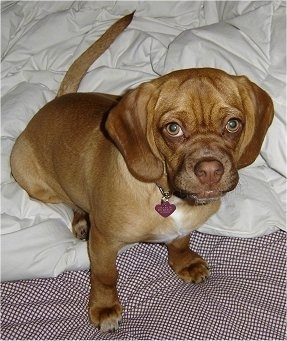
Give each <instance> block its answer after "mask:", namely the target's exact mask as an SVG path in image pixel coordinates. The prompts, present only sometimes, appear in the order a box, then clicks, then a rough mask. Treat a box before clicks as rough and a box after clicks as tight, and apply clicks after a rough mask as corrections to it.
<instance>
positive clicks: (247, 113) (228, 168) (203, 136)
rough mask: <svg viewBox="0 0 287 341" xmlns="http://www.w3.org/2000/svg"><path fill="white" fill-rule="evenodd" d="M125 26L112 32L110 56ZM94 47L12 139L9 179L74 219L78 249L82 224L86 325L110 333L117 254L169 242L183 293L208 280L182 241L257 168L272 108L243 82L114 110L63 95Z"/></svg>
mask: <svg viewBox="0 0 287 341" xmlns="http://www.w3.org/2000/svg"><path fill="white" fill-rule="evenodd" d="M131 17H132V16H129V17H125V18H124V19H122V21H121V22H120V24H119V22H118V23H116V24H115V25H113V26H112V28H111V29H110V30H111V31H108V34H106V36H105V37H106V38H104V42H105V43H106V45H105V46H108V45H109V44H110V43H111V42H112V40H113V39H114V38H115V37H116V35H117V34H118V33H119V32H120V31H121V30H123V29H124V27H126V26H127V25H128V23H129V21H130V20H131ZM117 25H118V26H117ZM111 32H112V33H114V34H113V35H111ZM105 39H106V41H105ZM97 44H98V42H96V43H94V45H93V46H92V47H91V48H90V49H89V53H88V54H83V55H82V56H81V57H80V58H79V59H78V60H77V61H76V62H75V63H74V64H73V66H72V67H71V68H70V69H69V71H68V72H67V75H66V78H65V79H64V81H63V82H62V84H61V88H60V90H59V93H58V98H56V99H55V100H53V101H51V102H50V103H48V104H47V105H45V106H44V107H43V108H42V109H41V110H40V111H39V112H38V113H37V114H36V115H35V116H34V118H33V119H32V120H31V121H30V123H29V124H28V126H27V128H26V129H25V130H24V132H23V133H22V134H21V135H20V137H19V138H18V139H17V141H16V143H15V146H14V148H13V151H12V155H11V167H12V173H13V175H14V177H15V179H16V180H17V181H18V182H19V184H20V185H21V186H22V187H23V188H24V189H25V190H26V191H27V192H28V193H29V195H30V196H31V197H33V198H36V199H39V200H41V201H44V202H47V203H59V202H64V203H66V204H68V205H71V206H72V207H73V208H74V210H75V218H74V229H75V234H76V235H78V236H80V237H83V236H84V234H85V233H86V229H87V226H86V223H83V218H84V217H85V215H86V214H87V215H88V217H89V223H90V233H89V256H90V261H91V292H90V300H89V317H90V320H91V322H92V323H94V324H95V325H97V326H99V327H100V328H101V330H102V331H107V330H113V329H115V328H117V327H118V323H119V321H120V319H121V305H120V302H119V299H118V295H117V291H116V281H117V270H116V257H117V253H118V251H119V250H120V249H121V248H123V247H124V246H126V245H128V244H131V243H135V242H140V241H142V242H164V243H166V244H167V247H168V256H169V264H170V265H171V267H172V268H173V270H174V271H175V272H176V273H177V275H178V276H179V277H180V278H182V279H183V280H184V281H192V282H196V283H198V282H200V281H202V280H204V279H205V278H206V277H207V276H208V275H209V270H208V266H207V264H206V262H205V261H204V260H203V259H202V258H201V257H200V256H199V255H197V254H196V253H195V252H193V251H191V250H190V249H189V233H190V232H191V231H192V230H194V229H196V228H197V227H199V226H200V225H201V224H202V223H203V222H204V221H206V220H207V219H208V218H209V217H210V216H211V215H212V214H213V213H215V212H216V211H217V209H218V207H219V205H220V204H219V203H220V197H221V196H222V195H224V193H226V192H228V191H230V190H232V189H234V188H235V186H236V184H237V182H238V172H237V170H238V169H239V168H241V167H244V166H247V165H249V164H250V163H252V162H253V161H254V160H255V158H256V157H257V155H258V153H259V151H260V147H261V144H262V141H263V138H264V136H265V133H266V131H267V129H268V126H269V125H270V123H271V121H272V117H273V105H272V101H271V99H270V97H269V96H268V95H267V94H266V92H264V91H263V90H262V89H260V88H259V87H258V86H256V85H255V84H254V83H252V82H250V81H249V80H248V79H247V78H246V77H243V76H241V77H236V76H230V75H228V74H226V73H225V72H223V71H220V70H216V69H211V68H204V69H188V70H180V71H175V72H172V73H170V74H168V75H165V76H162V77H159V78H158V79H155V80H153V81H151V82H148V83H144V84H142V85H140V86H139V87H138V88H137V89H135V90H133V91H130V92H129V93H127V94H126V95H125V96H124V97H123V98H122V99H119V100H118V99H117V98H116V97H113V96H110V95H104V94H96V93H72V94H67V93H69V92H75V91H76V90H77V88H78V85H79V83H80V80H81V78H82V76H83V74H84V72H85V71H86V70H87V68H88V67H89V65H90V64H91V63H92V61H93V59H94V58H93V55H96V56H97V55H99V53H98V51H99V46H98V45H97ZM101 44H102V43H101ZM102 46H103V45H100V47H102ZM105 48H106V47H105ZM103 50H104V48H103V49H102V50H101V52H103ZM61 95H62V96H61Z"/></svg>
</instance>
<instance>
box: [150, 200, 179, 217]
mask: <svg viewBox="0 0 287 341" xmlns="http://www.w3.org/2000/svg"><path fill="white" fill-rule="evenodd" d="M155 210H156V211H157V213H159V214H160V215H161V216H162V217H164V218H166V217H168V216H170V215H171V214H172V213H173V212H174V211H175V210H176V206H175V205H174V204H170V203H169V202H168V201H164V200H162V201H161V203H160V204H158V205H156V206H155Z"/></svg>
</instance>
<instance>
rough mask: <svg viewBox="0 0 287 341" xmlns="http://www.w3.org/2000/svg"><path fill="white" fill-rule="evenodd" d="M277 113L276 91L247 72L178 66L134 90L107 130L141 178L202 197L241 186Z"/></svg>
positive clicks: (113, 114) (207, 198) (210, 197)
mask: <svg viewBox="0 0 287 341" xmlns="http://www.w3.org/2000/svg"><path fill="white" fill-rule="evenodd" d="M272 118H273V105H272V101H271V99H270V97H269V96H268V95H267V94H266V92H264V91H263V90H262V89H260V88H259V87H258V86H256V85H255V84H254V83H252V82H250V81H249V80H248V79H247V78H246V77H236V76H230V75H228V74H226V73H225V72H223V71H220V70H216V69H189V70H181V71H175V72H173V73H171V74H168V75H166V76H163V77H160V78H158V79H156V80H154V81H151V82H149V83H145V84H143V85H141V86H140V87H138V88H137V89H136V90H134V91H132V92H130V93H129V94H127V95H126V96H125V97H123V99H122V100H121V102H120V103H119V105H117V107H115V108H114V109H113V110H112V111H111V113H110V115H109V116H108V119H107V124H106V127H107V130H108V132H109V134H110V136H111V137H112V139H113V140H114V142H115V144H116V145H117V147H118V148H119V150H120V151H121V153H122V154H123V156H124V158H125V161H126V163H127V166H128V168H129V170H130V172H131V173H132V174H133V175H134V176H135V177H136V178H138V179H139V180H141V181H145V182H157V181H159V180H160V179H161V178H162V177H163V176H165V171H166V174H167V177H168V183H169V186H170V190H172V191H177V192H179V193H181V195H183V196H186V197H187V198H192V199H195V200H196V201H197V202H199V203H205V202H208V201H212V200H217V199H218V198H219V197H220V196H221V195H223V194H224V193H226V192H228V191H230V190H232V189H234V187H235V186H236V185H237V182H238V172H237V170H238V169H239V168H242V167H245V166H247V165H249V164H251V163H252V162H253V161H254V160H255V158H256V157H257V155H258V154H259V151H260V148H261V145H262V142H263V139H264V136H265V133H266V131H267V129H268V127H269V125H270V123H271V121H272Z"/></svg>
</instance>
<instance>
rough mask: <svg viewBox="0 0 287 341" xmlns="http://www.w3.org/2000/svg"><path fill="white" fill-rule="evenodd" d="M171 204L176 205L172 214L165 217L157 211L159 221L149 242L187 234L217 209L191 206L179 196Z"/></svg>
mask: <svg viewBox="0 0 287 341" xmlns="http://www.w3.org/2000/svg"><path fill="white" fill-rule="evenodd" d="M170 204H172V205H175V206H176V209H175V211H174V212H173V213H172V214H171V215H170V216H168V217H166V218H164V217H161V216H160V214H159V213H158V212H155V214H158V221H157V224H156V225H155V226H154V228H153V229H152V231H151V233H150V236H149V238H150V239H149V240H147V241H148V242H156V243H162V242H164V243H169V242H171V241H172V240H174V239H177V238H181V237H183V236H186V235H187V234H189V233H190V232H191V231H193V230H195V229H196V228H198V227H199V226H200V225H202V224H203V223H204V221H206V220H207V219H208V218H209V216H210V215H211V214H212V213H214V212H215V211H216V208H215V207H214V208H213V207H210V206H209V207H205V206H191V205H189V204H188V203H185V202H184V201H183V200H181V199H178V198H173V199H172V200H171V202H170Z"/></svg>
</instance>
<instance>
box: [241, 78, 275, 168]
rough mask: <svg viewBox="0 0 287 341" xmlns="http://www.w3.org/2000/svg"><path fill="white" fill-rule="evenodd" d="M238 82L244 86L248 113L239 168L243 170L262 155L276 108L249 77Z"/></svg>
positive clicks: (244, 103) (244, 97)
mask: <svg viewBox="0 0 287 341" xmlns="http://www.w3.org/2000/svg"><path fill="white" fill-rule="evenodd" d="M237 80H238V81H239V82H240V83H241V84H242V85H243V86H244V88H245V91H244V92H243V105H244V109H245V110H247V111H248V116H247V121H246V128H245V129H246V131H247V133H246V135H247V136H246V140H247V143H246V141H244V142H245V143H243V149H242V152H241V156H240V158H239V161H238V164H237V168H238V169H240V168H243V167H246V166H248V165H250V164H251V163H253V162H254V161H255V159H256V158H257V156H258V155H259V153H260V149H261V146H262V143H263V140H264V137H265V134H266V132H267V129H268V128H269V126H270V124H271V122H272V119H273V116H274V108H273V102H272V99H271V98H270V96H269V95H268V94H267V93H266V92H265V91H264V90H263V89H261V88H260V87H259V86H257V85H256V84H254V83H252V82H251V81H250V80H249V79H248V78H247V77H244V76H241V77H237Z"/></svg>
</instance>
